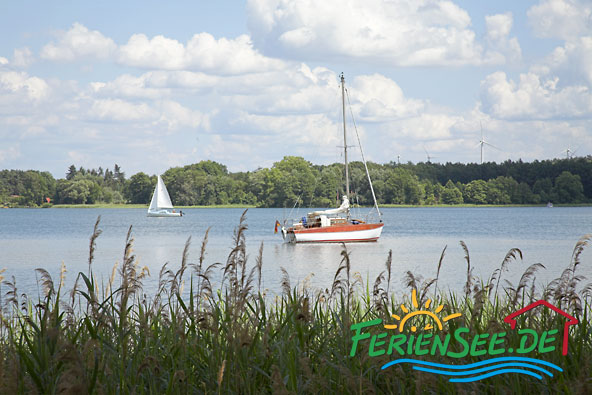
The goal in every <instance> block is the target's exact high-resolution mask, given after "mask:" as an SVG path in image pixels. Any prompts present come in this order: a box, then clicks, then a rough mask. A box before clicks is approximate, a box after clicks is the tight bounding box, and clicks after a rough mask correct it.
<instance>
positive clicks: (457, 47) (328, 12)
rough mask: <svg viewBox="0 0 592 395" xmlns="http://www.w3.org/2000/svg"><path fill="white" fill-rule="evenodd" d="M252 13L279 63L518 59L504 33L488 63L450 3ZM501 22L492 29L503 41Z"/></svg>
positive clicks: (260, 43) (373, 3) (282, 7)
mask: <svg viewBox="0 0 592 395" xmlns="http://www.w3.org/2000/svg"><path fill="white" fill-rule="evenodd" d="M247 7H248V16H249V19H248V24H249V28H250V31H251V34H252V37H253V40H254V41H255V43H256V44H257V47H259V48H262V49H263V51H264V53H266V54H271V55H274V56H275V55H280V56H284V57H289V58H296V57H298V58H300V59H315V60H321V59H322V60H325V61H326V60H327V59H329V58H333V59H339V60H343V59H344V58H346V59H356V60H357V61H364V62H381V63H386V64H394V65H399V66H416V65H466V64H471V65H479V64H483V63H491V62H500V61H504V60H505V56H504V55H503V53H502V54H497V52H496V51H497V50H499V49H503V50H504V52H505V53H507V52H509V53H511V54H512V57H515V56H516V54H517V52H516V50H517V49H519V45H518V43H517V41H516V39H515V38H514V39H509V38H508V34H509V31H508V32H505V31H504V32H503V33H504V34H503V35H501V36H499V37H495V41H494V42H493V46H494V48H491V49H489V52H490V53H489V54H488V55H487V57H484V48H483V45H482V44H480V43H479V42H478V41H477V40H476V35H475V32H474V31H473V30H471V18H470V17H469V14H468V13H467V12H466V11H465V10H463V9H462V8H460V7H459V6H457V5H456V4H454V3H453V2H451V1H442V0H422V1H410V0H391V1H387V0H366V1H361V0H349V1H343V0H327V1H323V2H321V3H319V2H318V1H313V0H306V1H302V0H299V1H296V0H285V1H280V0H250V1H249V2H248V5H247ZM497 19H498V20H499V19H501V18H499V17H498V18H497ZM498 20H495V19H494V20H492V21H491V22H490V25H496V29H497V32H498V33H499V32H500V29H499V21H498ZM504 22H506V25H507V17H506V21H504ZM510 26H511V20H510ZM492 33H494V32H493V31H492ZM500 43H503V45H500Z"/></svg>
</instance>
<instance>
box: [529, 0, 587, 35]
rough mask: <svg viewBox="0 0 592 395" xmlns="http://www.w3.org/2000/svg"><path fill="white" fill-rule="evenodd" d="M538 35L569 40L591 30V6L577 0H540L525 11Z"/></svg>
mask: <svg viewBox="0 0 592 395" xmlns="http://www.w3.org/2000/svg"><path fill="white" fill-rule="evenodd" d="M527 15H528V21H529V23H530V25H531V26H532V29H533V30H534V32H535V34H537V35H538V36H539V37H550V38H561V39H564V40H570V39H574V38H577V37H578V36H580V35H582V34H590V31H591V30H592V6H591V5H590V3H589V2H587V3H586V2H582V1H578V0H542V1H541V2H540V3H539V4H537V5H534V6H532V7H531V8H529V10H528V11H527Z"/></svg>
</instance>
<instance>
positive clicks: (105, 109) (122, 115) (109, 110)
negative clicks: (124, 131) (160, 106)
mask: <svg viewBox="0 0 592 395" xmlns="http://www.w3.org/2000/svg"><path fill="white" fill-rule="evenodd" d="M88 115H89V117H90V118H91V119H98V120H105V121H117V122H121V121H123V122H126V121H146V120H153V119H154V112H153V111H152V109H151V108H150V107H149V106H148V105H147V104H146V103H139V104H136V103H130V102H127V101H124V100H121V99H104V100H103V99H101V100H96V101H95V102H94V103H93V104H92V107H91V109H90V111H89V114H88Z"/></svg>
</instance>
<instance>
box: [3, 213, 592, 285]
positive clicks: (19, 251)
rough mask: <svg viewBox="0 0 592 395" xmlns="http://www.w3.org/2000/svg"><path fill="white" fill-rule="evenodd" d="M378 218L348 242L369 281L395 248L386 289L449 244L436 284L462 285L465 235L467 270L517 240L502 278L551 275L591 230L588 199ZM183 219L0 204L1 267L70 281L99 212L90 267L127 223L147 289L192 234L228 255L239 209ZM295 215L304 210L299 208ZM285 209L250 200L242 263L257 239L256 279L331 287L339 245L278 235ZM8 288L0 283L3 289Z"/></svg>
mask: <svg viewBox="0 0 592 395" xmlns="http://www.w3.org/2000/svg"><path fill="white" fill-rule="evenodd" d="M382 211H383V220H384V222H385V224H386V225H385V227H384V231H383V233H382V237H381V239H380V240H379V241H378V242H377V243H362V244H349V245H348V246H347V248H348V250H349V251H350V253H351V262H352V271H354V272H359V273H360V274H361V276H362V278H363V279H364V281H366V280H369V281H370V288H371V287H372V284H373V282H374V280H375V278H376V276H377V275H378V274H379V273H380V272H381V271H382V270H384V263H385V261H386V258H387V255H388V252H389V250H392V251H393V275H392V277H393V278H392V283H391V289H393V290H398V291H400V292H401V293H403V292H405V293H408V290H407V289H405V288H404V286H403V277H404V275H405V273H406V272H407V271H411V272H412V273H413V274H414V275H416V276H417V275H421V276H423V277H424V278H431V277H434V276H435V274H436V266H437V263H438V260H439V258H440V254H441V252H442V249H443V248H444V247H445V246H446V245H447V246H448V249H447V251H446V256H445V258H444V262H443V265H442V269H441V274H440V281H439V287H445V288H450V289H452V290H461V289H462V286H463V285H464V282H465V279H466V268H467V266H466V262H465V260H464V252H463V250H462V248H461V246H460V245H459V241H461V240H463V241H464V242H465V243H466V244H467V246H468V249H469V253H470V260H471V265H472V266H473V267H474V274H476V275H477V276H479V277H482V278H483V279H486V278H488V277H489V276H490V275H491V273H492V272H493V271H494V270H495V269H496V268H498V267H499V265H500V264H501V262H502V260H503V259H504V257H505V255H506V253H507V252H508V250H509V249H510V248H513V247H517V248H520V249H521V250H522V252H523V255H524V260H523V261H518V262H511V263H510V265H509V268H510V271H509V272H507V273H505V274H504V276H503V279H508V280H510V281H512V283H514V284H517V283H518V281H519V276H520V275H521V274H522V273H523V272H524V270H525V269H526V268H527V267H528V266H529V265H530V264H533V263H537V262H538V263H542V264H543V265H545V267H546V269H545V270H543V271H540V272H539V273H538V274H537V282H539V283H548V282H549V281H550V280H552V279H554V278H556V277H557V276H559V275H560V274H561V272H562V271H563V269H564V268H565V267H566V266H567V265H568V264H569V262H570V259H571V255H572V252H573V248H574V245H575V244H576V242H577V241H578V239H579V238H580V237H581V236H583V235H585V234H587V233H592V208H591V207H555V208H546V207H508V208H489V207H488V208H385V209H383V210H382ZM183 212H184V213H185V214H186V215H185V216H183V217H182V218H148V217H146V210H145V209H89V208H80V209H77V208H74V209H5V210H0V268H6V269H7V270H6V272H5V273H4V276H5V277H7V278H10V277H11V276H15V278H16V283H17V287H18V290H19V293H20V292H26V293H27V294H29V295H37V292H38V287H37V285H36V274H35V268H39V267H41V268H44V269H46V270H48V271H49V272H50V273H51V274H52V276H54V281H56V283H57V281H58V280H57V279H58V278H59V272H60V265H61V263H62V262H64V263H65V265H66V268H67V286H68V289H69V288H70V287H71V284H72V283H73V281H74V279H75V276H76V274H77V273H78V272H80V271H82V272H85V273H86V271H87V265H88V250H89V238H90V235H91V234H92V230H93V226H94V223H95V221H96V219H97V217H98V216H99V215H100V216H101V223H100V229H101V230H102V231H103V232H102V234H101V235H100V236H99V238H98V239H97V249H96V252H95V262H94V264H93V271H94V272H95V274H96V275H98V276H100V277H102V278H103V279H104V280H105V281H107V280H108V278H109V276H110V273H111V270H112V267H113V265H114V263H116V262H118V263H121V261H122V257H123V250H124V246H125V236H126V234H127V231H128V228H129V226H130V225H132V226H133V230H132V232H133V236H134V239H135V243H134V246H135V247H134V252H135V254H136V256H137V259H138V260H139V263H140V265H141V266H147V267H148V268H149V269H150V273H151V277H150V279H149V280H148V281H147V282H146V283H145V289H146V292H147V293H148V294H149V293H150V292H151V291H154V289H155V284H156V282H157V277H158V273H159V270H160V268H161V267H162V265H163V264H164V263H165V262H169V263H170V267H171V268H173V269H177V268H178V267H179V266H180V263H181V256H182V251H183V247H184V245H185V242H186V240H187V238H188V237H191V238H192V244H191V249H190V259H189V260H190V262H196V261H197V259H198V257H199V252H200V246H201V241H202V239H203V236H204V234H205V231H206V229H207V228H208V227H211V230H210V233H209V241H208V245H207V255H206V264H211V263H215V262H225V261H226V257H227V255H228V253H229V252H230V250H231V245H232V236H233V231H234V229H235V227H236V225H237V224H238V222H239V218H240V215H241V214H242V212H243V209H187V210H183ZM299 214H300V215H302V214H305V211H303V210H301V212H300V213H299ZM285 215H286V210H283V209H249V211H248V212H247V224H248V227H249V228H248V230H247V232H246V236H247V248H248V253H249V262H250V264H251V265H253V264H254V262H255V257H256V256H257V253H258V249H259V245H260V243H261V242H263V243H264V254H263V286H264V287H265V288H268V289H269V290H270V291H272V292H277V291H278V290H279V289H280V282H281V269H280V268H281V267H284V268H285V269H286V270H287V271H288V273H289V275H290V280H291V284H292V286H295V285H297V284H302V283H303V282H304V281H305V279H307V280H306V281H307V283H308V284H309V285H310V286H311V287H313V288H319V289H324V288H330V287H331V284H332V281H333V276H334V275H335V271H336V269H337V267H338V266H339V263H340V260H341V255H340V253H341V249H342V247H341V246H340V245H335V244H330V245H323V244H317V245H315V244H312V245H289V244H285V243H284V242H283V240H282V238H281V235H280V234H279V233H278V234H277V235H274V232H273V228H274V223H275V220H276V219H280V220H281V219H282V218H284V217H285ZM591 249H592V247H590V248H588V250H584V253H583V254H582V265H581V267H580V269H579V270H580V272H579V274H583V275H585V276H587V278H588V280H587V281H585V283H587V282H589V281H592V251H590V250H591ZM5 289H6V288H4V289H3V290H1V292H2V293H5V292H6V291H5Z"/></svg>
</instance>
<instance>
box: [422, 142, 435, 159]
mask: <svg viewBox="0 0 592 395" xmlns="http://www.w3.org/2000/svg"><path fill="white" fill-rule="evenodd" d="M423 150H424V151H425V153H426V156H427V157H428V162H427V163H432V158H435V156H431V155H430V153H429V152H428V150H427V149H426V147H425V146H424V147H423Z"/></svg>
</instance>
